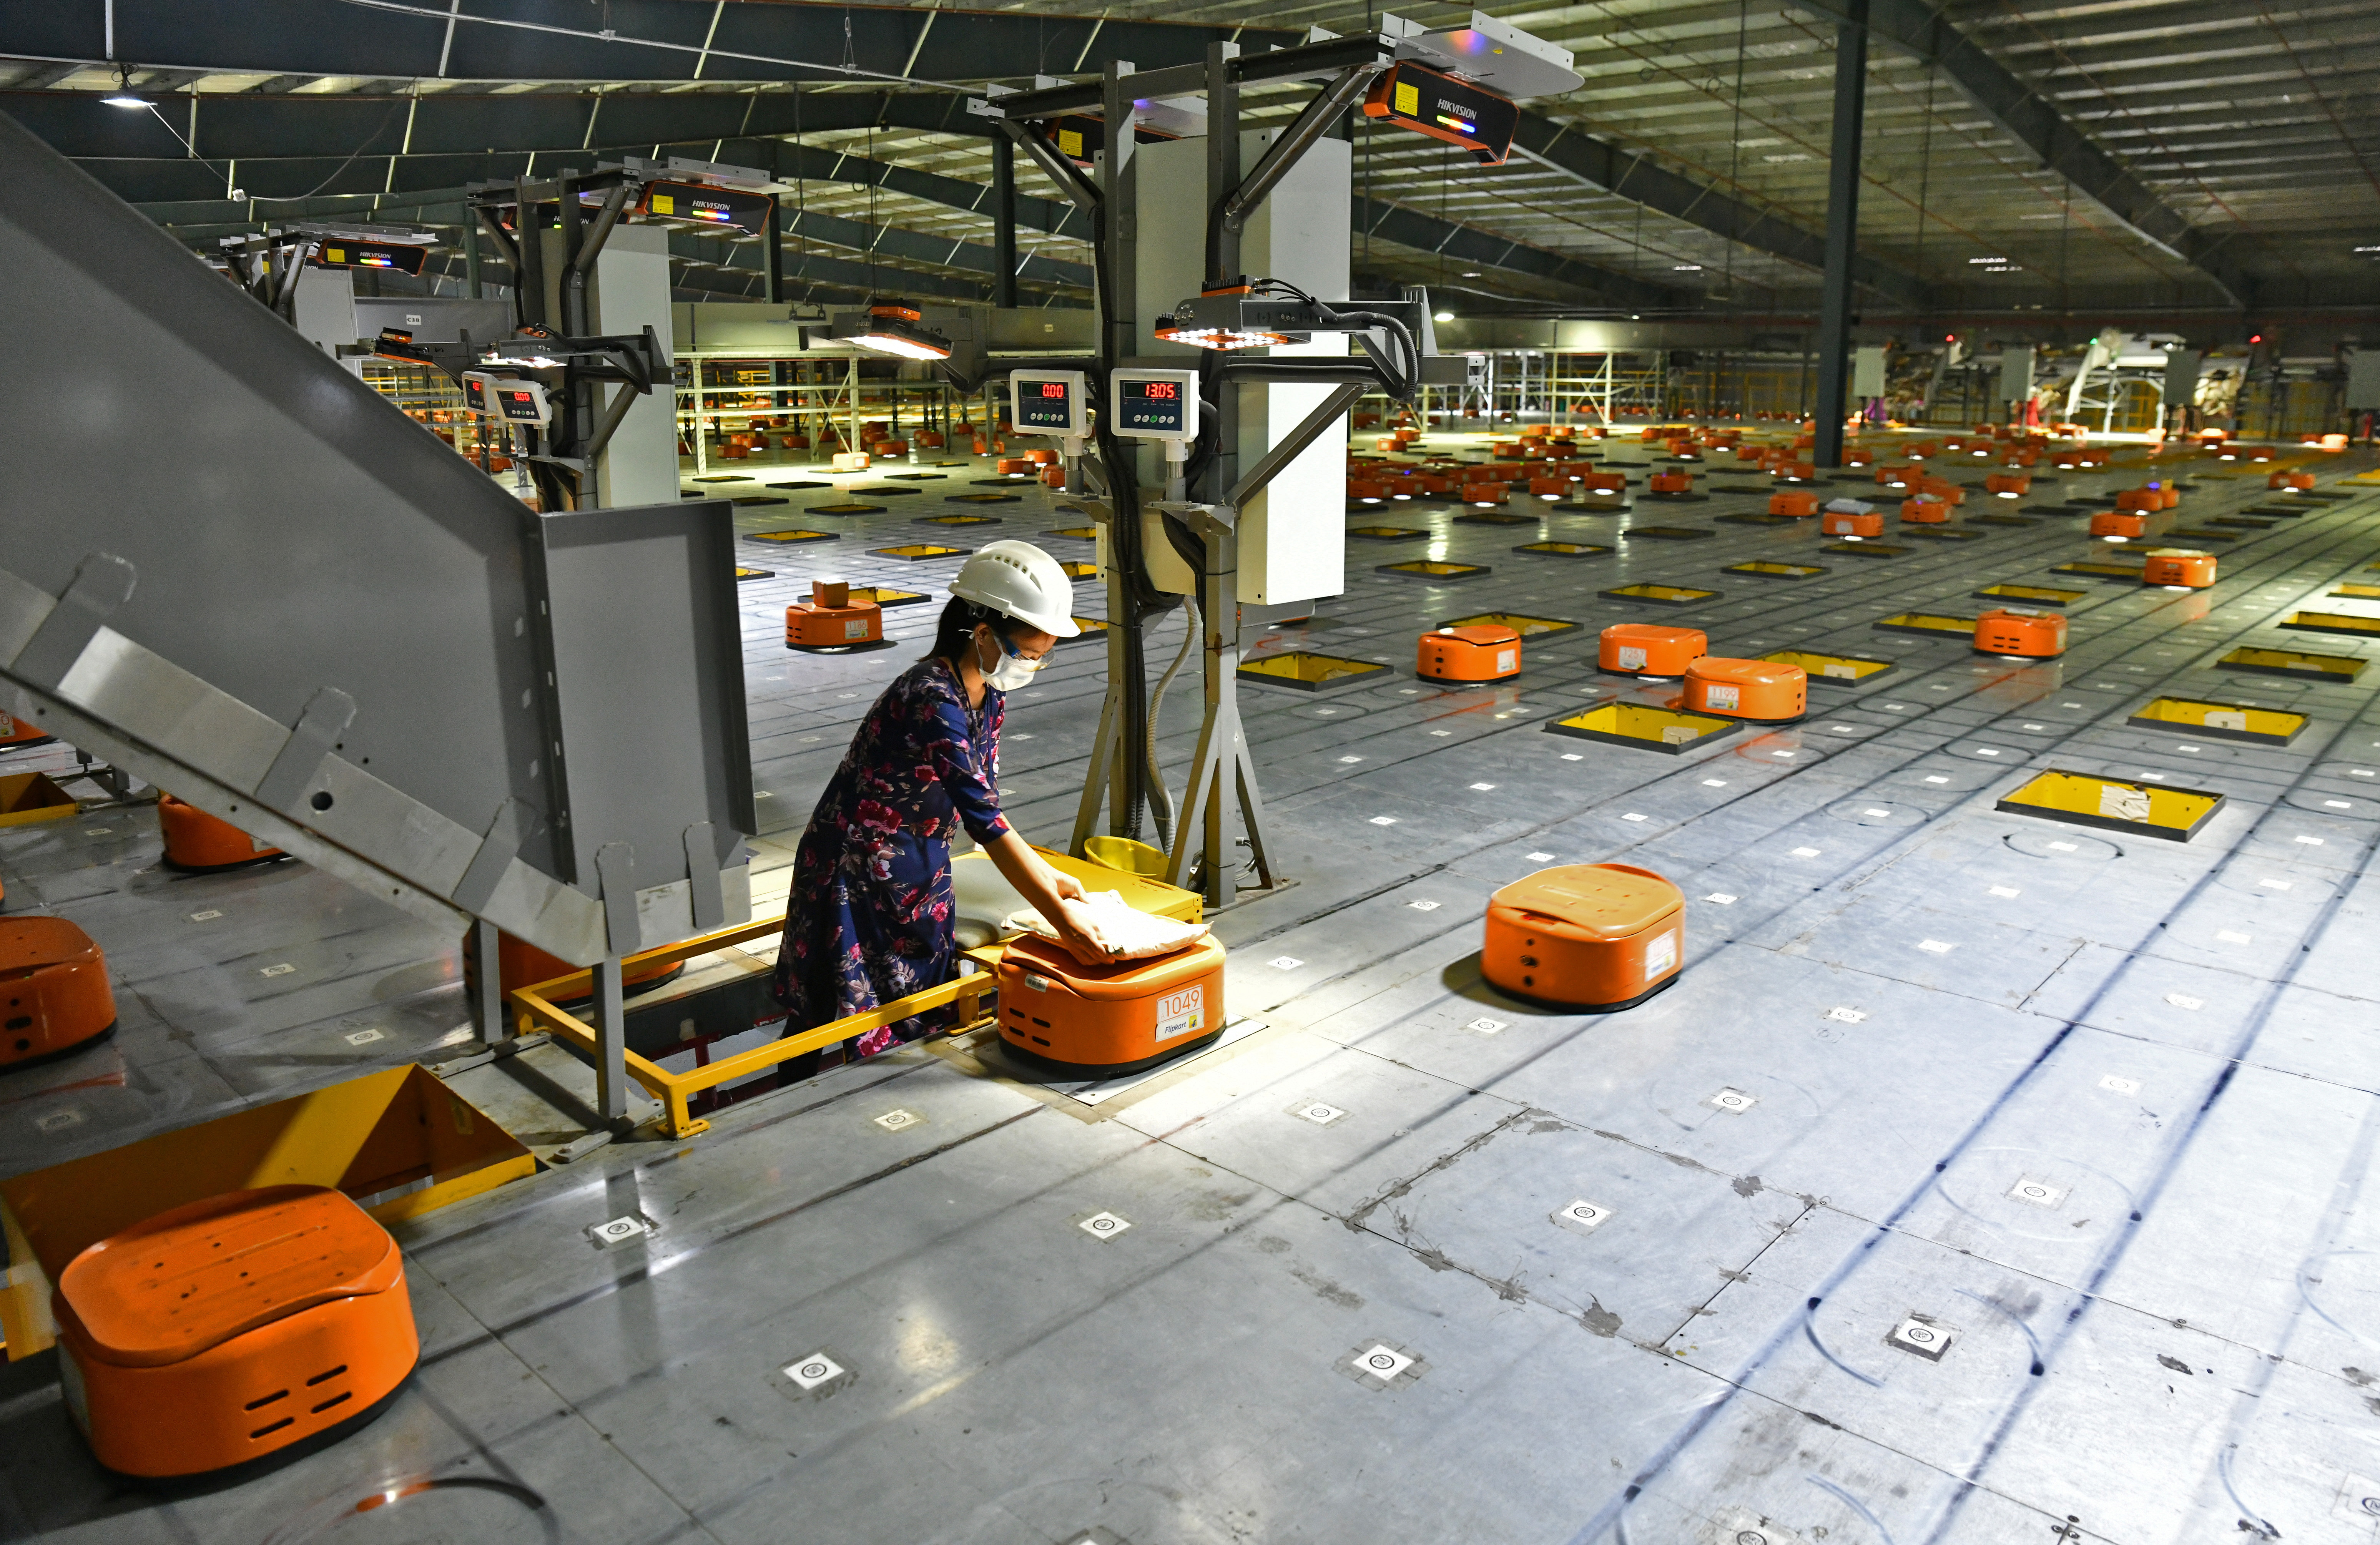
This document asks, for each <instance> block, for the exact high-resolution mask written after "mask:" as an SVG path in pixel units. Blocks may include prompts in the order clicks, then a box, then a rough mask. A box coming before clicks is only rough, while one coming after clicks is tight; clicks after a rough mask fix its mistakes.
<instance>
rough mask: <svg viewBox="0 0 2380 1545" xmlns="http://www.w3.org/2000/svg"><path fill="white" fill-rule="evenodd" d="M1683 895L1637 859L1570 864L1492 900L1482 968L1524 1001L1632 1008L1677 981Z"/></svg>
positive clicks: (1582, 1008)
mask: <svg viewBox="0 0 2380 1545" xmlns="http://www.w3.org/2000/svg"><path fill="white" fill-rule="evenodd" d="M1685 911H1686V898H1685V895H1684V894H1683V893H1682V892H1681V891H1680V890H1679V889H1678V888H1677V887H1676V886H1675V885H1672V884H1671V883H1670V882H1668V881H1667V880H1664V879H1662V878H1661V877H1660V876H1659V875H1658V874H1655V873H1654V872H1653V871H1652V870H1645V869H1638V868H1636V867H1635V866H1634V865H1633V864H1564V865H1561V866H1560V867H1558V868H1555V869H1548V870H1538V871H1537V872H1536V873H1535V874H1532V875H1529V876H1527V877H1526V878H1524V879H1521V880H1516V881H1514V882H1512V883H1511V884H1510V885H1507V886H1505V887H1504V888H1503V889H1502V890H1500V891H1498V892H1497V893H1496V894H1494V895H1492V896H1490V897H1488V939H1487V944H1486V946H1485V947H1484V948H1483V949H1482V950H1481V951H1480V955H1479V970H1480V974H1481V975H1482V976H1484V977H1486V978H1487V979H1488V985H1489V986H1491V987H1493V988H1495V989H1496V990H1497V991H1500V992H1502V993H1505V994H1506V995H1508V996H1510V997H1514V998H1519V999H1522V1000H1524V1002H1529V1003H1539V1004H1551V1005H1553V1006H1555V1007H1558V1008H1567V1009H1573V1010H1576V1011H1578V1012H1581V1013H1585V1014H1610V1013H1614V1012H1616V1011H1618V1010H1620V1009H1623V1008H1633V1007H1634V1006H1635V1005H1636V1004H1641V1003H1643V1002H1644V1001H1645V999H1647V998H1649V997H1651V996H1652V995H1653V994H1654V993H1656V992H1658V991H1661V990H1662V989H1663V988H1665V987H1667V986H1669V985H1670V983H1671V982H1673V981H1675V980H1677V979H1678V969H1679V966H1680V964H1681V962H1682V960H1683V958H1684V955H1685V926H1686V919H1685Z"/></svg>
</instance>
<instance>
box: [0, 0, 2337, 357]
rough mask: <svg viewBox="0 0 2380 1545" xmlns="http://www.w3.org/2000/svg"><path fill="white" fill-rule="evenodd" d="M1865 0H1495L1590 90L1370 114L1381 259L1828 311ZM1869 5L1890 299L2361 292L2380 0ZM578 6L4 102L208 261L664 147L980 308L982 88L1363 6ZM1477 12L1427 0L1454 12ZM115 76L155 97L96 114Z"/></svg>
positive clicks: (1077, 254) (42, 81) (127, 21)
mask: <svg viewBox="0 0 2380 1545" xmlns="http://www.w3.org/2000/svg"><path fill="white" fill-rule="evenodd" d="M1848 3H1850V0H1763V4H1761V5H1759V6H1754V5H1752V4H1751V3H1750V0H1738V4H1736V5H1734V6H1728V5H1725V4H1723V3H1717V0H1712V3H1702V4H1690V5H1684V6H1679V5H1657V4H1653V3H1652V0H1609V3H1600V4H1586V5H1575V6H1540V7H1533V8H1522V7H1510V8H1502V9H1501V10H1500V18H1501V19H1503V20H1505V21H1508V22H1511V23H1512V24H1513V25H1516V26H1519V27H1522V28H1524V29H1526V30H1529V31H1531V32H1533V33H1535V34H1536V35H1538V36H1540V37H1543V38H1545V39H1547V40H1548V41H1550V42H1553V43H1559V44H1560V45H1561V46H1562V47H1565V48H1569V49H1571V50H1573V52H1574V53H1575V54H1576V55H1577V67H1578V69H1579V71H1580V72H1581V73H1582V74H1583V75H1584V76H1585V85H1584V86H1583V87H1581V88H1580V89H1579V90H1577V91H1573V92H1571V93H1569V94H1568V95H1566V96H1563V97H1560V98H1555V99H1542V100H1537V101H1532V102H1528V103H1524V104H1523V107H1524V113H1523V118H1522V125H1521V130H1520V133H1519V134H1518V136H1517V137H1516V139H1515V152H1514V154H1513V156H1512V160H1511V161H1510V162H1509V163H1508V164H1506V165H1504V166H1501V167H1493V168H1487V167H1479V166H1476V165H1474V164H1471V162H1470V161H1469V159H1468V158H1467V157H1466V156H1464V155H1463V152H1461V151H1460V150H1458V149H1455V148H1452V147H1448V146H1443V145H1440V144H1439V143H1438V142H1436V141H1433V140H1425V139H1421V138H1418V137H1415V136H1413V135H1409V134H1405V133H1403V132H1401V131H1398V130H1394V129H1388V128H1371V127H1369V126H1368V125H1367V124H1366V122H1364V121H1363V120H1360V119H1359V120H1357V121H1356V123H1355V124H1354V129H1353V132H1354V138H1355V141H1356V147H1357V148H1356V158H1355V164H1356V168H1357V188H1356V194H1357V197H1358V199H1359V203H1358V206H1357V216H1358V218H1357V221H1356V226H1357V230H1358V232H1359V233H1360V234H1359V236H1358V238H1357V239H1358V251H1357V254H1356V260H1357V269H1358V272H1359V274H1365V275H1367V276H1369V277H1372V278H1374V279H1377V280H1381V281H1401V282H1406V283H1413V282H1422V283H1427V284H1429V285H1430V286H1432V287H1433V289H1434V290H1435V291H1437V292H1439V293H1451V295H1452V296H1453V298H1454V303H1456V304H1458V305H1463V306H1464V307H1465V308H1466V309H1470V308H1476V309H1479V310H1496V309H1507V310H1539V311H1547V312H1562V313H1576V314H1597V313H1602V314H1609V313H1613V312H1623V311H1624V312H1643V311H1655V310H1658V311H1661V312H1664V313H1671V314H1674V313H1676V312H1679V311H1694V312H1700V313H1705V314H1714V315H1716V316H1718V317H1720V318H1725V317H1730V316H1732V317H1737V318H1741V319H1743V320H1745V321H1746V322H1755V323H1756V322H1760V321H1763V320H1766V319H1772V318H1774V319H1779V320H1783V319H1786V318H1791V317H1799V316H1803V315H1806V314H1807V312H1808V311H1809V310H1810V309H1811V308H1812V306H1813V305H1814V304H1815V294H1816V287H1817V267H1818V264H1819V262H1821V260H1822V254H1823V248H1824V242H1823V237H1822V234H1821V233H1822V231H1823V228H1824V225H1825V217H1826V209H1825V202H1826V174H1827V159H1828V157H1827V140H1828V121H1829V116H1830V110H1831V109H1830V97H1831V90H1832V75H1833V66H1832V45H1833V40H1834V33H1835V26H1836V23H1837V20H1838V7H1839V6H1841V5H1844V4H1848ZM1866 3H1867V11H1868V19H1869V26H1870V29H1871V33H1872V39H1873V42H1872V46H1871V55H1870V65H1869V74H1868V85H1867V100H1868V105H1867V113H1866V133H1865V139H1866V146H1865V150H1864V154H1863V158H1862V169H1861V172H1862V177H1863V180H1864V192H1863V197H1862V210H1861V225H1860V248H1861V252H1860V268H1859V280H1860V285H1861V303H1862V306H1863V309H1864V311H1866V312H1867V313H1869V314H1871V315H1883V316H1914V315H1920V314H1925V315H1934V316H1946V317H1972V316H2000V315H2022V314H2023V313H2026V312H2030V311H2035V310H2039V311H2046V312H2049V313H2052V314H2058V313H2064V312H2068V311H2072V312H2075V313H2078V314H2079V313H2086V312H2087V313H2090V314H2092V315H2094V316H2118V317H2121V316H2126V315H2131V316H2148V315H2170V316H2172V317H2175V318H2191V317H2197V318H2209V319H2211V318H2220V317H2222V316H2224V315H2226V314H2227V313H2229V314H2240V313H2243V312H2248V313H2254V314H2255V315H2258V316H2265V315H2273V314H2282V313H2292V312H2294V313H2306V314H2321V313H2325V312H2331V311H2334V310H2341V311H2343V310H2347V309H2352V308H2355V307H2359V306H2363V307H2368V306H2370V305H2371V304H2373V303H2374V302H2375V301H2380V266H2375V265H2380V113H2375V112H2374V106H2375V103H2380V29H2375V28H2374V27H2373V26H2372V24H2371V19H2370V11H2369V7H2368V6H2363V5H2362V4H2359V3H2355V0H2317V3H2311V4H2303V5H2296V6H2286V5H2276V4H2271V3H2268V0H2256V3H2254V4H2229V5H2225V4H2216V3H2212V0H2107V3H2099V4H2089V5H2062V6H2035V5H2026V4H2022V3H2020V0H1956V3H1954V4H1950V5H1947V6H1937V5H1935V4H1933V3H1932V0H1866ZM561 14H563V13H557V12H556V11H554V10H553V7H551V6H540V5H537V4H535V3H534V0H475V3H473V4H471V5H468V6H455V7H452V8H450V7H448V6H437V5H431V4H429V3H427V0H423V3H419V4H413V3H406V0H259V3H255V4H246V5H241V6H229V7H221V6H217V7H188V6H173V7H143V8H141V9H140V11H138V12H134V11H132V10H131V9H129V8H125V9H124V10H122V11H120V12H119V11H118V9H117V8H116V7H115V6H112V5H109V4H108V3H107V0H68V3H62V4H58V5H55V6H43V7H38V8H32V9H27V8H18V9H16V10H13V11H12V12H10V13H9V14H8V15H6V17H5V18H0V112H6V113H8V114H10V115H12V116H16V117H17V118H18V119H19V120H20V121H22V122H24V123H25V124H26V125H27V126H28V127H30V128H32V129H33V130H34V131H35V132H37V133H39V134H41V135H42V137H43V138H45V139H47V140H49V141H50V142H51V143H53V144H54V145H55V146H57V147H58V148H59V149H61V150H62V151H65V152H67V153H68V154H70V155H73V156H74V157H76V158H77V159H78V160H79V162H80V163H81V164H83V165H84V166H85V167H86V168H88V169H89V170H91V171H92V172H93V173H94V174H95V175H97V176H100V177H101V179H102V180H103V181H104V182H106V183H107V184H108V185H109V186H111V187H112V188H114V189H116V190H117V191H118V192H120V193H122V194H123V195H124V196H125V197H126V198H128V199H129V200H131V201H134V202H136V203H137V204H139V205H140V206H141V207H142V208H143V209H144V210H145V211H147V212H148V213H150V214H151V215H152V217H153V218H156V219H158V220H159V221H161V222H162V223H164V224H166V225H169V226H170V227H172V228H174V229H175V230H176V232H177V233H179V234H181V235H182V236H184V237H186V238H187V239H188V240H190V241H191V242H192V243H193V244H194V245H198V244H203V243H205V242H207V241H209V240H211V239H212V237H216V236H218V235H222V234H227V233H229V232H232V231H235V230H244V229H253V228H255V226H256V225H257V224H258V223H260V222H262V221H264V220H269V219H280V218H286V217H288V216H290V215H293V214H301V213H302V214H310V215H333V214H335V215H340V216H346V217H352V218H366V217H371V218H383V219H389V218H394V219H405V220H419V221H423V222H425V223H430V224H439V223H441V222H443V223H445V224H447V225H455V226H459V225H461V221H462V216H461V212H460V206H459V190H460V189H461V188H462V187H463V186H464V185H465V184H467V183H468V182H471V181H475V180H481V179H486V178H491V177H503V176H519V175H524V174H529V175H534V174H536V173H538V172H540V171H558V170H561V169H563V168H565V167H569V166H591V165H593V164H595V163H596V162H597V161H599V160H601V159H604V158H606V157H617V156H619V155H622V154H638V155H659V154H668V153H677V154H687V155H694V156H697V157H698V158H700V159H706V160H720V161H726V162H732V163H736V164H747V165H757V166H760V167H762V168H763V169H765V170H768V171H770V172H771V173H772V175H774V176H778V177H779V178H781V179H782V180H783V182H784V183H785V184H787V186H788V189H789V196H788V198H787V200H786V202H787V203H788V204H789V205H790V206H791V212H792V213H791V215H790V217H789V220H788V231H787V237H788V240H787V252H788V258H787V263H788V270H789V273H791V274H793V275H794V276H795V280H796V282H797V283H798V284H800V285H802V286H807V287H808V288H809V290H810V291H811V292H813V293H816V294H819V295H820V296H832V297H842V296H845V295H849V294H852V293H856V292H859V291H864V290H866V289H868V288H871V287H874V286H875V285H876V284H877V283H878V282H879V280H880V279H882V278H884V277H885V276H886V274H889V273H897V274H899V279H898V283H899V284H900V285H901V286H904V287H906V288H911V289H916V290H918V291H920V292H921V293H925V294H929V295H940V296H948V297H953V298H985V297H986V296H988V295H989V293H990V265H991V261H992V259H991V252H992V238H991V221H990V180H991V174H990V142H989V140H986V139H985V138H984V136H983V135H982V133H981V132H980V128H981V122H980V120H977V119H971V118H970V116H969V115H968V114H967V113H966V112H965V95H966V93H967V92H969V91H975V92H977V93H979V92H980V91H982V90H983V88H984V87H985V86H987V85H988V84H992V83H999V84H1002V85H1007V86H1012V87H1025V86H1030V85H1031V84H1033V83H1034V81H1035V80H1036V79H1043V80H1047V79H1052V78H1078V77H1080V76H1083V75H1085V74H1087V73H1090V72H1094V71H1096V70H1097V69H1099V67H1101V66H1102V65H1103V64H1104V63H1105V62H1106V61H1107V60H1109V59H1113V58H1123V59H1130V60H1132V61H1133V62H1134V63H1135V64H1136V65H1137V66H1138V67H1141V68H1143V69H1147V68H1151V67H1158V66H1162V65H1169V64H1178V63H1185V62H1188V61H1190V60H1193V59H1196V58H1198V57H1200V56H1202V55H1203V54H1204V52H1205V49H1206V48H1207V46H1208V43H1211V42H1216V41H1225V42H1234V43H1237V44H1238V45H1239V46H1240V47H1241V48H1242V49H1244V50H1246V51H1250V52H1254V51H1257V50H1260V49H1264V48H1269V47H1274V46H1280V45H1281V44H1284V43H1292V42H1295V41H1298V40H1300V39H1301V38H1303V37H1304V36H1305V31H1304V29H1305V28H1307V27H1309V26H1318V27H1322V28H1325V29H1327V30H1331V31H1337V32H1346V31H1353V30H1360V29H1362V28H1364V27H1366V26H1367V25H1371V26H1378V25H1379V13H1378V12H1377V11H1373V12H1365V11H1359V10H1355V9H1353V8H1351V7H1349V6H1346V5H1345V4H1344V3H1343V0H1331V3H1326V4H1318V5H1305V4H1297V3H1294V0H1292V3H1289V4H1281V5H1267V6H1256V5H1251V4H1246V3H1245V0H1226V3H1220V4H1214V5H1196V4H1194V5H1189V6H1184V5H1181V4H1178V3H1173V0H1166V3H1163V4H1160V3H1158V0H1127V3H1126V4H1123V5H1118V6H1107V7H1105V11H1104V14H1103V15H1099V16H1086V15H1077V14H1072V13H1071V12H1070V11H1069V10H1067V9H1066V8H1065V7H1064V6H1056V5H1044V4H1030V5H1011V6H1002V7H1001V8H999V9H997V10H990V11H953V10H941V9H934V8H926V7H916V8H908V7H898V6H876V7H843V6H813V5H803V4H790V3H781V0H727V3H724V4H720V3H717V0H648V3H644V4H640V5H638V6H636V7H635V10H634V13H633V16H631V15H630V14H629V13H627V12H625V11H623V12H619V13H616V16H615V15H614V13H613V12H611V11H610V10H609V9H608V8H605V7H594V8H590V9H589V14H588V16H587V18H585V19H584V22H583V23H581V24H574V25H565V24H564V23H563V22H560V21H557V19H556V18H557V16H558V15H561ZM1468 14H1469V13H1468V12H1467V11H1464V10H1458V9H1456V8H1455V7H1451V6H1416V7H1414V8H1413V18H1414V19H1415V20H1418V21H1422V22H1424V23H1427V24H1432V25H1436V24H1439V23H1442V22H1445V21H1447V20H1449V19H1456V20H1459V19H1462V18H1464V17H1467V15H1468ZM606 18H613V24H612V25H611V26H610V27H609V28H608V29H607V26H606ZM11 61H13V63H11ZM1307 90H1308V88H1304V87H1271V88H1265V89H1260V90H1256V91H1250V92H1248V93H1247V95H1246V100H1245V108H1244V111H1245V116H1246V121H1248V122H1250V123H1252V124H1254V125H1257V126H1261V125H1262V123H1263V122H1264V121H1265V120H1266V119H1267V118H1268V117H1285V116H1287V115H1288V114H1290V113H1292V112H1293V111H1294V110H1295V108H1296V106H1297V105H1299V104H1300V103H1302V102H1303V100H1304V98H1305V94H1306V92H1307ZM126 93H128V94H129V95H132V96H137V97H140V98H141V99H143V100H144V101H145V102H146V103H149V106H148V107H147V108H145V109H131V108H125V107H115V106H110V105H107V104H105V103H103V100H102V99H103V97H104V96H107V95H110V94H126ZM1017 175H1018V186H1019V189H1020V191H1021V192H1022V193H1023V194H1024V195H1026V197H1024V198H1023V199H1022V201H1021V203H1020V210H1019V225H1020V234H1019V251H1020V254H1021V255H1022V259H1023V262H1024V267H1023V268H1022V270H1021V271H1020V275H1019V278H1020V298H1021V299H1022V300H1023V301H1024V302H1025V303H1026V304H1036V303H1046V304H1059V305H1081V304H1086V303H1087V298H1088V287H1087V277H1088V275H1087V269H1086V267H1085V264H1086V262H1087V246H1086V245H1085V243H1084V241H1083V239H1082V238H1083V237H1084V235H1085V234H1086V233H1085V232H1084V231H1083V229H1082V227H1081V225H1080V223H1079V221H1078V220H1074V219H1070V217H1069V212H1068V210H1067V207H1066V206H1065V205H1064V204H1063V203H1062V201H1059V200H1058V199H1057V198H1056V190H1055V189H1053V188H1051V187H1050V186H1049V185H1048V184H1047V183H1046V182H1045V181H1043V180H1042V179H1041V177H1040V176H1039V174H1038V171H1036V170H1035V169H1033V168H1031V167H1030V166H1026V165H1020V167H1019V168H1018V174H1017ZM234 192H237V193H238V194H239V195H241V197H239V198H237V199H234V198H232V197H229V195H231V194H233V193H234ZM680 248H681V254H680V255H681V257H682V258H683V259H684V260H685V261H684V263H683V267H682V273H681V275H680V278H681V284H682V286H683V287H684V288H685V289H686V292H687V293H689V294H728V295H734V294H744V293H756V292H757V289H758V285H759V280H758V274H757V254H756V252H754V251H753V250H752V249H748V248H747V249H737V248H735V247H734V246H733V245H732V244H730V243H728V242H725V241H722V240H709V241H705V240H700V239H698V238H694V237H687V238H686V239H685V240H684V241H682V242H681V243H680ZM448 266H449V268H450V270H451V271H452V273H453V274H459V272H460V267H459V263H458V262H450V263H449V265H448ZM739 270H740V271H741V272H739ZM796 293H800V292H799V291H796Z"/></svg>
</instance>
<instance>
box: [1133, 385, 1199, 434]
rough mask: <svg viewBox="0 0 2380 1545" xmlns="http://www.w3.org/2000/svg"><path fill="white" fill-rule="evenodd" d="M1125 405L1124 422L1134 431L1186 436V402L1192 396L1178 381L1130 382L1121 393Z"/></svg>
mask: <svg viewBox="0 0 2380 1545" xmlns="http://www.w3.org/2000/svg"><path fill="white" fill-rule="evenodd" d="M1117 395H1118V397H1119V398H1120V399H1121V402H1122V404H1123V407H1122V411H1121V415H1120V417H1121V419H1122V420H1123V422H1124V423H1125V424H1128V425H1130V426H1131V427H1132V428H1134V429H1136V430H1141V431H1144V432H1148V433H1153V434H1168V435H1172V434H1185V433H1187V432H1188V430H1187V428H1186V425H1187V421H1188V417H1189V416H1188V414H1187V413H1185V412H1184V408H1183V403H1184V398H1185V397H1186V396H1187V395H1188V394H1187V393H1185V392H1184V391H1183V390H1182V384H1181V383H1179V382H1176V381H1127V382H1125V383H1123V386H1122V387H1121V388H1120V389H1119V391H1118V393H1117Z"/></svg>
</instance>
